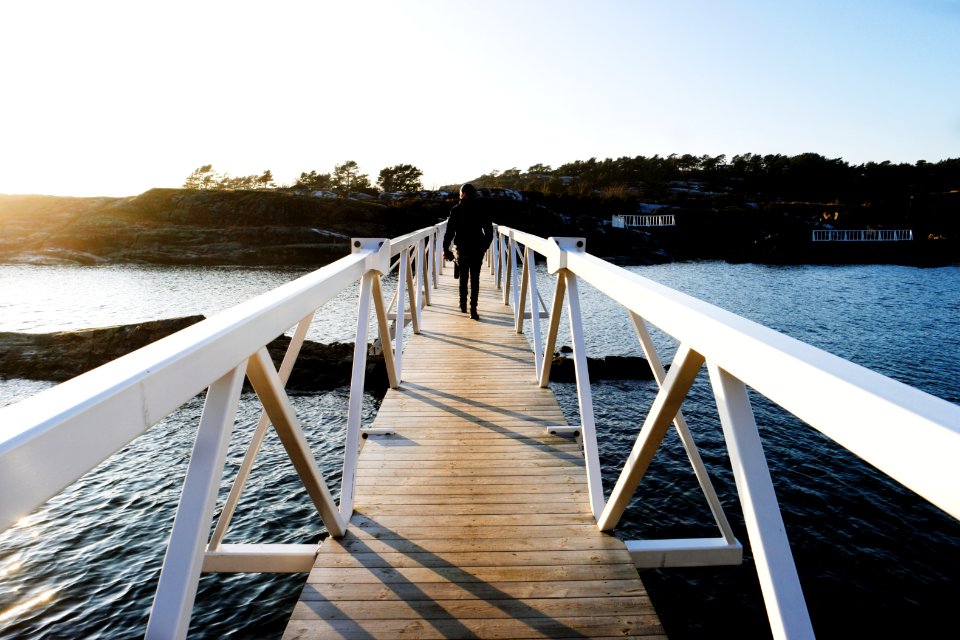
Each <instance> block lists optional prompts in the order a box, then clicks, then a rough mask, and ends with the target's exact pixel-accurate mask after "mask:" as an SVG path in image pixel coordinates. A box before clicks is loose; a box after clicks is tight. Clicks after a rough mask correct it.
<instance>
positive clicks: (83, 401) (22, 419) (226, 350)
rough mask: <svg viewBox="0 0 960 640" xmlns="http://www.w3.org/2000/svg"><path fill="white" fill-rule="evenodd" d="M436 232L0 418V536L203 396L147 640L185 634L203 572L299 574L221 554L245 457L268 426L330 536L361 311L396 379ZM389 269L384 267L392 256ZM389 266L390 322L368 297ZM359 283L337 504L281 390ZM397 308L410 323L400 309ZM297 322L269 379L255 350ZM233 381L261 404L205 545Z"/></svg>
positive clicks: (268, 548)
mask: <svg viewBox="0 0 960 640" xmlns="http://www.w3.org/2000/svg"><path fill="white" fill-rule="evenodd" d="M445 224H446V223H443V224H440V225H437V226H435V227H428V228H425V229H422V230H420V231H417V232H414V233H411V234H408V235H406V236H402V237H400V238H395V239H393V240H387V239H369V238H367V239H354V240H352V241H351V243H352V254H351V255H349V256H346V257H344V258H341V259H340V260H338V261H336V262H334V263H332V264H330V265H327V266H325V267H323V268H321V269H318V270H317V271H315V272H313V273H311V274H308V275H306V276H304V277H302V278H299V279H298V280H295V281H293V282H290V283H288V284H286V285H284V286H281V287H279V288H277V289H275V290H273V291H270V292H268V293H266V294H263V295H261V296H259V297H257V298H254V299H252V300H250V301H248V302H245V303H243V304H240V305H237V306H236V307H233V308H231V309H228V310H226V311H223V312H222V313H219V314H217V315H215V316H213V317H211V318H209V319H207V320H204V321H202V322H200V323H198V324H196V325H193V326H191V327H189V328H187V329H184V330H183V331H180V332H178V333H176V334H174V335H171V336H169V337H167V338H164V339H162V340H159V341H157V342H155V343H153V344H151V345H148V346H146V347H144V348H143V349H140V350H138V351H135V352H133V353H131V354H128V355H126V356H124V357H122V358H119V359H117V360H114V361H113V362H110V363H108V364H106V365H104V366H102V367H99V368H97V369H94V370H93V371H90V372H88V373H85V374H83V375H81V376H78V377H76V378H74V379H72V380H69V381H67V382H65V383H63V384H61V385H58V386H56V387H54V388H52V389H49V390H47V391H44V392H42V393H40V394H37V395H36V396H33V397H32V398H28V399H27V400H24V401H22V402H20V403H17V404H14V405H11V406H9V407H5V408H3V409H0V425H2V427H3V429H2V430H0V487H2V491H0V530H4V529H6V528H7V527H9V526H10V525H11V524H13V523H15V522H17V520H19V519H20V518H22V517H24V516H26V515H27V514H29V513H30V512H31V511H32V510H33V509H35V508H36V507H38V506H40V505H41V504H43V503H44V502H45V501H46V500H47V499H49V498H50V497H51V496H53V495H55V494H57V493H58V492H60V491H61V490H62V489H63V488H64V487H66V486H67V485H69V484H70V483H72V482H73V481H74V480H76V479H77V478H79V477H80V476H82V475H84V474H85V473H87V472H88V471H90V470H91V469H93V468H94V467H95V466H97V465H98V464H99V463H100V462H102V461H103V460H105V459H106V458H108V457H110V456H111V455H113V454H114V453H115V452H116V451H118V450H119V449H120V448H122V447H123V446H125V445H126V444H127V443H129V442H131V441H132V440H133V439H134V438H136V437H137V436H138V435H140V434H141V433H143V432H144V431H145V430H147V429H149V428H150V427H151V426H153V425H154V424H156V423H157V422H159V421H160V420H162V419H163V418H164V417H166V416H167V415H169V414H170V413H172V412H173V411H174V410H176V409H178V408H179V407H181V406H182V405H183V404H185V403H186V402H187V401H189V400H190V399H192V398H193V397H194V396H196V395H197V394H198V393H200V392H202V391H203V390H204V389H207V395H206V400H205V403H204V407H203V413H202V416H201V419H200V425H199V428H198V431H197V437H196V442H195V445H194V448H193V452H192V454H191V457H190V462H189V465H188V468H187V472H186V476H185V478H184V483H183V490H182V493H181V497H180V503H179V506H178V508H177V514H176V518H175V519H174V524H173V530H172V533H171V536H170V542H169V546H168V547H167V552H166V555H165V557H164V562H163V568H162V570H161V574H160V581H159V585H158V587H157V593H156V597H155V599H154V602H153V608H152V610H151V614H150V619H149V622H148V625H147V632H146V635H147V637H149V638H183V637H185V636H186V632H187V628H188V624H189V621H190V614H191V611H192V608H193V601H194V598H195V597H196V591H197V583H198V580H199V576H200V574H201V572H205V571H230V572H236V571H265V572H291V571H293V572H299V571H309V569H310V567H311V566H312V565H313V558H314V556H315V555H316V550H317V545H263V544H222V542H221V541H222V539H223V535H224V533H225V532H226V530H227V527H228V526H229V523H230V520H231V518H232V516H233V513H234V510H235V508H236V505H237V501H238V500H239V497H240V493H241V492H242V490H243V485H244V482H245V481H246V479H247V476H248V475H249V473H250V469H251V468H252V466H253V464H254V461H255V458H256V455H257V452H258V450H259V448H260V445H261V443H262V441H263V437H264V435H265V434H266V430H267V428H268V426H269V425H270V424H271V423H272V424H273V426H274V429H275V430H276V432H277V435H278V436H279V439H280V441H281V443H282V444H283V446H284V448H285V450H286V452H287V454H288V455H289V457H290V459H291V461H292V462H293V465H294V468H295V469H296V471H297V474H298V475H299V477H300V479H301V481H302V482H303V485H304V487H305V489H306V491H307V494H308V495H309V496H310V498H311V499H312V501H313V503H314V505H315V507H316V509H317V512H318V513H319V514H320V517H321V518H322V520H323V523H324V525H325V526H326V528H327V530H328V531H329V532H330V534H331V535H333V536H341V535H343V534H344V532H345V531H346V527H347V524H348V522H349V520H350V516H351V514H352V512H353V489H354V481H355V475H356V468H357V457H358V453H359V448H360V441H361V435H362V434H361V430H360V426H361V425H360V417H361V400H362V395H363V386H364V372H365V365H366V358H367V351H368V349H367V333H368V327H369V324H370V308H371V305H372V306H373V307H374V309H375V312H376V317H377V327H378V332H379V336H380V342H381V345H382V348H383V356H384V361H385V365H386V369H387V374H388V377H389V381H390V386H391V387H394V388H395V387H397V385H399V383H400V381H401V380H402V360H401V356H402V352H403V334H404V331H403V327H404V319H405V318H406V317H407V316H409V317H410V320H411V323H412V325H413V331H414V332H415V333H418V332H419V330H420V328H419V327H420V324H421V311H422V309H423V306H424V304H429V296H430V288H431V286H432V287H434V288H435V287H436V286H437V275H438V274H439V273H440V272H441V270H442V266H443V261H442V257H441V256H442V251H441V250H440V247H441V244H440V243H441V242H442V238H443V233H444V229H445ZM394 258H395V260H392V259H394ZM391 262H393V264H394V265H395V266H396V269H397V295H396V296H395V297H394V300H395V301H396V312H395V314H394V315H393V319H394V326H393V328H391V327H390V323H389V320H390V318H391V314H389V313H387V310H386V307H385V305H384V301H383V296H382V292H381V278H382V276H384V275H386V274H388V273H390V272H391V269H392V267H391ZM358 280H359V282H360V286H359V303H358V307H359V309H358V317H357V331H356V342H355V351H354V360H353V372H352V373H353V375H352V378H351V384H350V399H349V405H348V406H349V408H348V416H347V434H346V447H345V452H344V462H343V480H342V486H341V495H340V502H339V505H338V504H337V503H336V502H335V501H334V499H333V496H332V495H331V493H330V490H329V489H328V487H327V483H326V481H325V479H324V478H323V475H322V473H321V472H320V469H319V467H318V466H317V463H316V460H315V458H314V456H313V453H312V452H311V451H310V449H309V446H308V444H307V441H306V438H305V436H304V433H303V429H302V428H301V425H300V422H299V420H298V419H297V416H296V414H295V412H294V410H293V408H292V406H291V403H290V400H289V398H288V397H287V395H286V393H285V391H284V385H285V383H286V380H287V378H288V377H289V375H290V372H291V370H292V368H293V366H294V364H295V361H296V359H297V355H298V353H299V350H300V347H301V346H302V344H303V340H304V337H305V336H306V332H307V329H308V327H309V326H310V323H311V321H312V320H313V317H314V314H315V313H317V312H318V310H320V309H321V308H322V307H323V305H324V304H325V303H326V302H328V301H329V300H331V299H332V298H334V297H335V296H336V295H337V294H338V293H339V292H341V291H343V290H344V289H346V288H348V287H352V286H354V284H355V283H356V282H357V281H358ZM406 304H409V307H410V311H409V313H407V312H405V309H404V307H405V305H406ZM294 326H296V330H295V333H294V336H293V338H292V339H291V341H290V345H289V347H288V350H287V353H286V355H285V357H284V359H283V362H282V364H281V365H280V367H279V370H278V369H277V368H275V367H274V365H273V361H272V360H271V357H270V355H269V353H268V351H267V348H266V345H267V344H268V343H269V342H271V341H272V340H273V339H274V338H276V337H277V336H279V335H281V334H283V333H284V332H285V331H287V330H288V329H289V328H291V327H294ZM244 377H246V378H248V379H249V380H250V382H251V384H252V386H253V388H254V390H255V391H256V393H257V395H258V396H259V398H260V400H261V402H262V403H263V406H264V413H263V415H262V416H261V418H260V421H259V423H258V425H257V427H256V429H255V431H254V435H253V437H252V439H251V442H250V445H249V446H248V449H247V452H246V455H245V458H244V461H243V463H242V464H241V466H240V469H239V471H238V474H237V477H236V479H235V480H234V484H233V487H232V488H231V491H230V495H229V497H228V498H227V501H226V503H225V505H224V508H223V510H222V513H221V516H220V518H219V520H218V522H217V524H216V527H215V529H214V532H213V534H212V536H211V537H210V539H209V540H208V539H207V534H208V532H209V529H210V523H211V522H212V518H213V512H214V507H215V501H216V496H217V489H218V487H219V485H220V480H221V477H222V475H223V471H224V466H225V459H226V451H227V443H228V441H229V439H230V434H231V431H232V430H233V427H234V417H235V414H236V409H237V404H238V401H239V397H240V390H241V387H242V383H243V380H244Z"/></svg>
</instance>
